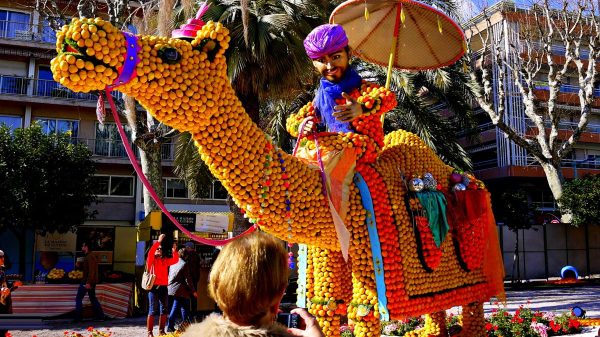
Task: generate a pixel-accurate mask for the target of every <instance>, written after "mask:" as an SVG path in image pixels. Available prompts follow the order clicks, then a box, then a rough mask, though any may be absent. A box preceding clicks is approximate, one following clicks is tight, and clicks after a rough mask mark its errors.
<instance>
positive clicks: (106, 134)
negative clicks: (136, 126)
mask: <svg viewBox="0 0 600 337" xmlns="http://www.w3.org/2000/svg"><path fill="white" fill-rule="evenodd" d="M123 128H124V129H125V134H127V137H130V136H131V131H130V128H129V126H127V125H123ZM94 154H95V155H99V156H106V157H120V158H123V157H126V153H125V148H124V147H123V142H122V141H121V136H120V135H119V131H118V130H117V125H116V124H115V123H104V125H102V124H100V123H96V142H95V146H94Z"/></svg>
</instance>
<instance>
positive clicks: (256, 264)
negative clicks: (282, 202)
mask: <svg viewBox="0 0 600 337" xmlns="http://www.w3.org/2000/svg"><path fill="white" fill-rule="evenodd" d="M288 277H289V269H288V265H287V252H286V250H285V249H284V245H283V242H282V241H279V240H278V239H275V238H274V237H272V236H270V235H268V234H266V233H262V232H258V233H253V234H250V235H247V236H244V237H241V238H239V239H237V240H235V241H233V242H231V243H229V244H227V245H226V246H225V247H223V249H222V250H221V253H220V254H219V257H218V258H217V260H216V261H215V263H214V265H213V267H212V270H211V272H210V282H209V285H208V291H209V294H210V296H211V297H212V298H213V299H214V300H215V301H216V302H217V305H218V306H219V308H220V309H221V310H222V311H223V315H222V316H221V315H218V314H212V315H210V316H208V317H207V318H206V319H205V320H204V321H203V322H202V323H199V324H194V325H192V326H190V327H189V328H188V329H187V330H186V331H185V333H184V334H183V335H182V336H183V337H191V336H215V337H250V336H252V337H289V336H304V337H323V333H322V332H321V329H320V328H319V326H318V324H317V321H316V320H315V318H314V317H312V316H311V315H309V314H308V312H307V311H306V310H305V309H294V310H292V313H295V314H298V315H299V316H300V318H301V319H302V320H303V322H304V325H305V328H304V329H295V328H290V329H288V328H287V327H285V326H283V325H281V324H279V323H276V322H275V320H276V318H277V313H278V311H279V304H280V302H281V299H282V297H283V295H284V292H285V288H286V286H287V284H288Z"/></svg>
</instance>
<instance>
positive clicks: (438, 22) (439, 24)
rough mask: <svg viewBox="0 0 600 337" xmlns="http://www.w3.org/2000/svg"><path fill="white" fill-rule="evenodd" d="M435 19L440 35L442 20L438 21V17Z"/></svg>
mask: <svg viewBox="0 0 600 337" xmlns="http://www.w3.org/2000/svg"><path fill="white" fill-rule="evenodd" d="M436 17H437V24H438V30H439V31H440V34H442V33H443V30H442V20H440V17H439V16H436Z"/></svg>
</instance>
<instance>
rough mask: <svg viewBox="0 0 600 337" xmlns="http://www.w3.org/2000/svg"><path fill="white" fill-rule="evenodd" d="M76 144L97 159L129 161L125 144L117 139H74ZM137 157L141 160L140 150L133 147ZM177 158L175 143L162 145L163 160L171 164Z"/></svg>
mask: <svg viewBox="0 0 600 337" xmlns="http://www.w3.org/2000/svg"><path fill="white" fill-rule="evenodd" d="M73 143H74V144H83V145H85V146H87V147H88V148H89V149H90V150H91V151H92V155H93V156H94V157H97V158H105V159H127V153H126V152H125V147H124V146H123V142H122V141H121V140H120V139H119V140H115V139H98V138H92V139H89V138H73ZM132 148H133V151H134V152H135V156H136V157H137V158H138V159H139V150H138V148H137V147H136V146H132ZM174 158H175V143H164V144H162V145H161V160H162V161H166V162H171V161H173V160H174Z"/></svg>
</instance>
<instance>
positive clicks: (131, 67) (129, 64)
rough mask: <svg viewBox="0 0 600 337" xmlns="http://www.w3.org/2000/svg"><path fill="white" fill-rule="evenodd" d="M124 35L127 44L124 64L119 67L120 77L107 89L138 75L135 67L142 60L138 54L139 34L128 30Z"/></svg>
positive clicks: (125, 82) (127, 81) (122, 83)
mask: <svg viewBox="0 0 600 337" xmlns="http://www.w3.org/2000/svg"><path fill="white" fill-rule="evenodd" d="M123 36H124V37H125V43H126V44H127V52H125V61H123V66H122V67H121V68H119V77H117V78H116V79H115V81H114V82H113V84H111V85H109V86H108V87H107V89H114V88H116V87H118V86H121V85H124V84H127V83H129V81H131V79H132V78H133V77H134V76H135V75H136V70H135V68H136V67H137V64H138V63H139V62H140V57H139V55H138V52H139V51H140V46H139V45H138V38H137V36H135V35H133V34H131V33H127V32H123Z"/></svg>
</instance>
